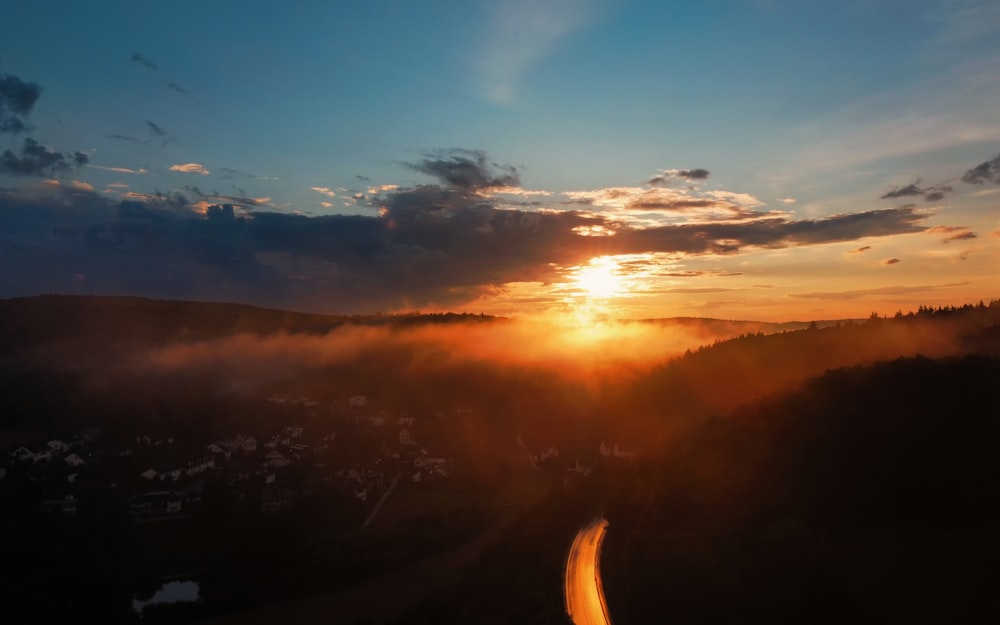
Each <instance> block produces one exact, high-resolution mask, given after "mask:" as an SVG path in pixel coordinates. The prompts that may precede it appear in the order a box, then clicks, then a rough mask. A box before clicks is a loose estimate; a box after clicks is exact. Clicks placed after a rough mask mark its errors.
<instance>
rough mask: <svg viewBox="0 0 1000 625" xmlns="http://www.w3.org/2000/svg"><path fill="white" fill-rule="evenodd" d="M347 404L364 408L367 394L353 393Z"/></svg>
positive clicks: (366, 403)
mask: <svg viewBox="0 0 1000 625" xmlns="http://www.w3.org/2000/svg"><path fill="white" fill-rule="evenodd" d="M347 405H348V406H350V407H351V408H364V407H365V406H367V405H368V396H367V395H355V396H354V397H351V398H350V399H348V400H347Z"/></svg>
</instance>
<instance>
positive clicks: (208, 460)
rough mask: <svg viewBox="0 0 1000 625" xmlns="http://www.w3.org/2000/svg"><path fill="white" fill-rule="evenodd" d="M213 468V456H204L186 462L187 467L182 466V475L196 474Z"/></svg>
mask: <svg viewBox="0 0 1000 625" xmlns="http://www.w3.org/2000/svg"><path fill="white" fill-rule="evenodd" d="M214 468H215V458H213V457H211V456H205V457H202V458H197V459H195V460H192V461H191V462H189V463H188V464H187V467H185V468H184V475H187V476H192V475H198V474H199V473H204V472H205V471H208V470H209V469H214Z"/></svg>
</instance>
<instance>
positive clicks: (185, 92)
mask: <svg viewBox="0 0 1000 625" xmlns="http://www.w3.org/2000/svg"><path fill="white" fill-rule="evenodd" d="M167 89H170V90H171V91H176V92H177V93H179V94H181V95H186V96H188V97H191V92H190V91H188V90H187V89H185V88H184V87H182V86H180V85H178V84H177V83H175V82H168V83H167Z"/></svg>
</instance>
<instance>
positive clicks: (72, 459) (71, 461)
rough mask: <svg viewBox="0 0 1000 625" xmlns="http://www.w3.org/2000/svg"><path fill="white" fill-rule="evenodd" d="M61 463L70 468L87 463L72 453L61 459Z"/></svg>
mask: <svg viewBox="0 0 1000 625" xmlns="http://www.w3.org/2000/svg"><path fill="white" fill-rule="evenodd" d="M63 462H65V463H66V464H68V465H69V466H71V467H78V466H80V465H82V464H86V463H87V461H86V460H84V459H83V458H82V457H81V456H80V455H79V454H77V453H76V452H73V453H71V454H69V455H68V456H66V457H65V458H63Z"/></svg>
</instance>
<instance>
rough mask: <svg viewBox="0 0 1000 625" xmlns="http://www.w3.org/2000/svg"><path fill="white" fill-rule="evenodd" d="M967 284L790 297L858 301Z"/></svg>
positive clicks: (926, 285)
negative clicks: (865, 298)
mask: <svg viewBox="0 0 1000 625" xmlns="http://www.w3.org/2000/svg"><path fill="white" fill-rule="evenodd" d="M967 284H969V283H968V282H952V283H949V284H924V285H920V286H884V287H879V288H875V289H857V290H853V291H817V292H813V293H793V294H792V297H800V298H807V299H830V300H835V299H841V300H849V299H859V298H863V297H884V296H887V295H910V294H913V293H925V292H928V291H938V290H941V289H950V288H954V287H958V286H966V285H967Z"/></svg>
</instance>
